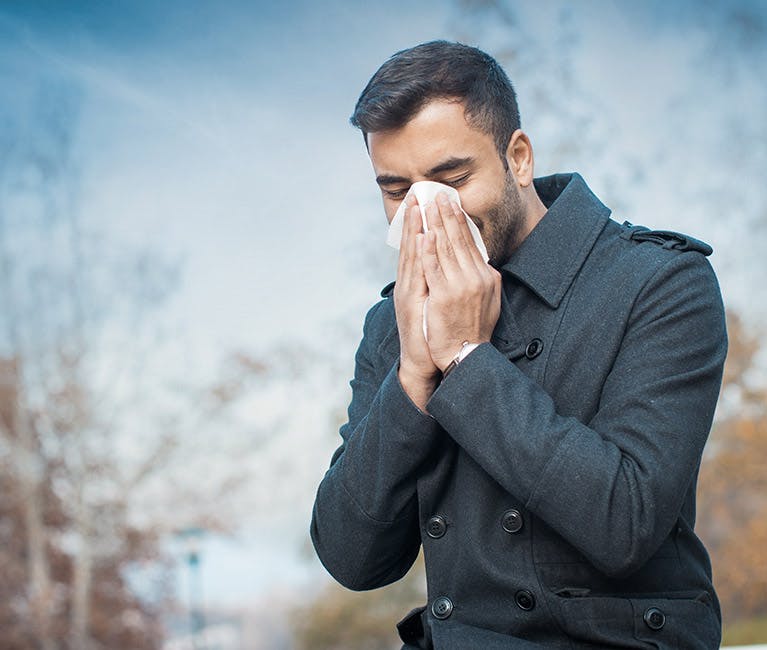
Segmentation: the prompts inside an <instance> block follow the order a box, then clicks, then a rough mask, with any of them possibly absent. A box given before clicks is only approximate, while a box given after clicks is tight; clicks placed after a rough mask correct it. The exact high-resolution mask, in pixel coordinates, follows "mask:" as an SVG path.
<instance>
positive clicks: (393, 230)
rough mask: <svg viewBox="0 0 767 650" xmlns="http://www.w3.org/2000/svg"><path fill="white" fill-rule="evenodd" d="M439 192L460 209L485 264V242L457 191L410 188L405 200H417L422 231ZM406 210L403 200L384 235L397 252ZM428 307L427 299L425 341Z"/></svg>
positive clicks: (438, 186)
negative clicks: (464, 207)
mask: <svg viewBox="0 0 767 650" xmlns="http://www.w3.org/2000/svg"><path fill="white" fill-rule="evenodd" d="M439 192H445V193H446V194H447V198H448V199H450V200H451V201H452V202H453V203H457V204H458V207H459V208H461V212H463V214H464V216H465V217H466V223H467V225H468V226H469V231H470V232H471V236H472V238H473V239H474V243H475V244H476V246H477V248H478V249H479V252H480V254H481V255H482V258H483V259H484V260H485V262H487V261H488V260H489V259H490V258H489V257H488V254H487V248H486V247H485V242H483V241H482V235H480V234H479V228H477V226H476V224H475V223H474V222H473V221H472V220H471V217H470V216H469V215H468V214H466V211H465V210H464V209H463V208H462V207H461V197H460V196H459V194H458V190H456V189H455V188H454V187H450V186H449V185H444V184H443V183H435V182H434V181H418V182H417V183H413V184H412V185H411V186H410V189H409V190H408V191H407V194H406V195H405V198H406V199H407V197H408V196H410V195H411V194H414V195H415V198H416V199H417V200H418V207H419V208H420V209H421V219H422V221H423V231H424V232H428V231H429V224H428V223H427V222H426V206H427V205H428V204H429V203H431V202H432V201H434V200H435V199H436V198H437V194H438V193H439ZM406 209H407V206H406V205H405V201H404V200H403V201H402V203H401V204H400V206H399V208H398V209H397V212H395V213H394V218H393V219H392V220H391V223H390V224H389V231H388V233H387V235H386V243H387V244H388V245H389V246H391V247H392V248H396V249H397V250H399V247H400V242H401V241H402V226H403V225H404V220H405V210H406ZM428 305H429V299H428V298H427V299H426V301H425V302H424V303H423V337H424V339H426V340H427V341H428V340H429V326H428V321H427V308H428Z"/></svg>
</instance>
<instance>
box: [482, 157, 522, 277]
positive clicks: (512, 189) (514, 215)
mask: <svg viewBox="0 0 767 650" xmlns="http://www.w3.org/2000/svg"><path fill="white" fill-rule="evenodd" d="M484 221H485V224H486V225H485V227H484V229H483V230H482V240H483V241H484V242H485V247H486V248H487V255H488V257H489V258H490V260H489V264H490V266H492V267H493V268H496V269H500V268H501V267H502V266H503V265H504V264H506V262H507V261H508V259H509V257H510V256H511V253H512V251H513V250H514V249H515V248H516V247H517V246H519V244H521V243H522V242H521V239H522V232H523V229H524V225H525V210H524V205H523V203H522V196H521V195H520V193H519V188H518V187H517V184H516V181H515V180H514V177H513V175H512V174H511V171H507V172H506V182H505V183H504V188H503V195H502V196H501V200H500V201H499V202H498V203H497V204H496V205H494V206H493V207H492V208H491V209H490V210H488V212H487V216H486V217H485V220H484Z"/></svg>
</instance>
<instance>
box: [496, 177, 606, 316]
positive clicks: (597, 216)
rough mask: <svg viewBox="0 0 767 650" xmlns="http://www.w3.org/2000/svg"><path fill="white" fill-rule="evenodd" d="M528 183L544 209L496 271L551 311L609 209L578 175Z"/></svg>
mask: <svg viewBox="0 0 767 650" xmlns="http://www.w3.org/2000/svg"><path fill="white" fill-rule="evenodd" d="M534 184H535V189H536V191H537V192H538V195H539V196H540V197H541V201H543V203H544V205H545V206H546V207H547V208H548V210H547V212H546V214H545V215H543V218H542V219H541V220H540V222H539V223H538V225H536V226H535V228H534V229H533V231H532V232H531V233H530V234H529V235H528V236H527V238H526V239H525V240H524V241H523V242H522V243H521V244H520V245H519V247H518V248H517V249H516V250H515V251H514V252H513V253H512V254H511V257H510V258H509V261H508V262H506V264H504V265H503V266H502V267H501V271H503V272H505V273H508V274H510V275H512V276H514V277H515V278H517V279H518V280H519V281H520V282H522V283H524V284H525V285H527V286H528V287H529V288H530V289H531V290H532V291H533V292H534V293H535V294H536V295H537V296H539V297H540V298H541V299H542V300H543V301H545V302H546V303H547V304H548V305H549V306H550V307H552V308H554V309H556V308H557V307H558V306H559V303H560V302H561V301H562V298H563V297H564V295H565V293H567V290H568V289H569V287H570V285H571V284H572V282H573V280H574V279H575V276H576V275H577V273H578V271H579V270H580V268H581V266H582V265H583V262H584V261H585V260H586V257H587V256H588V254H589V252H590V251H591V248H592V247H593V246H594V242H596V240H597V237H599V233H601V232H602V230H603V228H604V227H605V225H606V224H607V221H608V218H609V216H610V209H609V208H607V207H606V206H605V205H603V204H602V202H601V201H600V200H599V199H598V198H597V197H596V196H595V195H594V194H593V193H592V192H591V190H590V189H589V188H588V186H587V185H586V182H585V181H584V180H583V178H581V176H580V175H579V174H556V175H554V176H545V177H543V178H536V179H535V181H534Z"/></svg>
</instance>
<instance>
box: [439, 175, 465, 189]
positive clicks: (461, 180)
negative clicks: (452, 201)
mask: <svg viewBox="0 0 767 650" xmlns="http://www.w3.org/2000/svg"><path fill="white" fill-rule="evenodd" d="M470 176H471V174H464V175H463V176H459V177H458V178H454V179H451V180H449V181H448V180H444V181H440V183H444V184H445V185H449V186H450V187H459V186H460V185H463V184H464V183H465V182H466V181H468V180H469V177H470Z"/></svg>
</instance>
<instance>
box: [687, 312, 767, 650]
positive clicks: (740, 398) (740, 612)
mask: <svg viewBox="0 0 767 650" xmlns="http://www.w3.org/2000/svg"><path fill="white" fill-rule="evenodd" d="M728 330H729V338H730V349H729V354H728V358H727V364H726V366H725V376H724V382H723V387H722V399H721V401H720V409H719V413H718V418H717V422H716V425H715V427H714V430H713V432H712V435H711V439H710V442H709V446H708V448H707V452H706V454H705V456H704V462H703V466H702V468H701V474H700V482H699V486H700V487H699V500H698V522H699V523H698V530H699V532H700V534H701V536H702V538H703V540H704V541H705V543H706V545H707V547H708V549H709V552H710V553H711V559H712V564H713V569H714V581H715V584H716V587H717V591H718V593H719V597H720V599H721V603H722V612H723V616H724V619H725V624H726V626H727V625H732V624H735V623H738V622H740V621H743V620H745V619H748V618H757V617H767V389H765V387H764V386H763V385H760V384H759V383H758V382H757V381H756V380H755V373H754V371H755V359H756V358H757V357H758V354H759V352H760V349H761V345H760V340H759V337H758V336H757V335H756V334H755V333H752V332H749V331H748V329H747V328H746V327H744V325H743V323H742V321H741V320H740V319H739V318H738V317H737V316H735V315H734V314H729V317H728ZM725 629H726V628H725ZM751 640H752V641H764V640H765V638H763V637H762V638H761V639H751Z"/></svg>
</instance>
